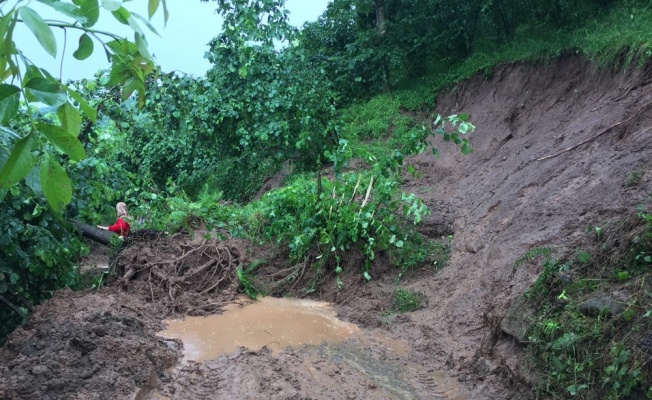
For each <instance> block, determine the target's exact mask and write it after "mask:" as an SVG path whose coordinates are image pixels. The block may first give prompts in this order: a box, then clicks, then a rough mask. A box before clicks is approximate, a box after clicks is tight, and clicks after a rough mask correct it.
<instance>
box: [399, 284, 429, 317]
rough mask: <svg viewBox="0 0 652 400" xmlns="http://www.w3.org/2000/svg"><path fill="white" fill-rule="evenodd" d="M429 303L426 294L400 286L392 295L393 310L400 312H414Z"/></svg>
mask: <svg viewBox="0 0 652 400" xmlns="http://www.w3.org/2000/svg"><path fill="white" fill-rule="evenodd" d="M427 303H428V298H427V297H426V295H425V294H423V293H421V292H417V291H413V290H405V289H401V288H398V289H396V290H395V291H394V294H393V295H392V305H391V310H392V311H393V312H399V313H405V312H412V311H417V310H420V309H422V308H423V307H424V306H425V305H426V304H427Z"/></svg>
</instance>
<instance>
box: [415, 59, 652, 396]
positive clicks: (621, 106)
mask: <svg viewBox="0 0 652 400" xmlns="http://www.w3.org/2000/svg"><path fill="white" fill-rule="evenodd" d="M437 104H438V106H437V112H439V113H441V114H442V115H446V114H450V113H459V112H466V113H468V114H469V115H470V117H471V120H472V121H473V122H474V123H475V124H477V129H476V131H475V132H474V133H473V137H472V139H471V140H472V143H473V146H474V148H475V151H474V152H473V153H472V154H471V155H469V156H467V157H465V156H462V155H460V154H455V153H453V152H451V151H443V152H442V157H441V159H439V160H436V161H434V160H432V159H431V158H430V157H428V156H427V155H420V156H418V157H415V158H414V159H412V160H410V161H412V162H413V163H414V164H415V165H416V166H417V167H418V168H417V169H418V170H419V171H420V172H421V173H422V174H423V176H424V178H423V179H409V180H408V181H407V182H406V184H405V190H406V191H415V192H417V193H421V196H422V197H423V198H424V201H425V202H426V203H427V204H428V205H429V206H430V207H431V209H433V210H435V212H434V213H433V215H432V216H431V219H430V220H429V221H426V223H425V229H424V232H430V234H431V235H432V236H436V235H440V234H446V233H452V232H454V234H455V236H454V240H453V246H452V253H451V258H450V261H449V263H448V265H447V266H446V267H445V268H443V269H442V270H441V271H440V272H439V273H438V274H437V275H436V276H435V277H434V278H433V279H427V280H422V281H419V282H417V283H414V284H413V285H412V286H413V288H415V289H418V290H422V291H424V292H425V293H426V294H428V296H429V298H430V307H429V308H428V309H427V310H423V311H419V312H416V313H414V314H413V315H412V322H411V324H413V325H414V326H415V327H419V328H420V329H419V330H417V329H415V330H411V331H408V330H406V331H405V336H404V337H406V338H408V340H410V341H413V343H415V348H416V350H417V352H415V358H416V359H418V360H419V361H420V362H423V363H424V364H427V365H430V366H432V367H433V368H442V367H447V368H449V369H452V370H453V371H456V373H457V374H458V376H459V378H460V379H461V380H462V381H465V382H467V383H468V384H470V385H471V386H472V387H473V393H474V396H475V398H482V399H485V398H507V397H506V396H505V393H506V392H505V391H504V390H508V388H509V387H510V386H511V385H513V384H516V385H517V386H512V388H514V387H518V385H520V384H525V385H526V387H529V384H531V380H532V376H530V375H529V374H528V373H527V372H526V371H524V370H523V368H522V361H523V351H522V350H523V345H520V344H518V343H517V342H516V340H514V338H512V337H510V336H508V335H505V334H503V333H501V332H500V324H501V321H502V319H503V318H504V317H505V315H506V313H507V311H508V309H509V307H510V305H511V304H512V302H513V301H514V300H515V299H517V298H518V297H519V296H520V295H521V294H522V293H523V292H524V291H525V290H526V289H527V288H528V287H529V286H530V285H532V284H533V283H534V281H535V280H536V279H537V277H538V275H539V274H540V272H541V267H540V266H537V265H529V266H522V267H520V268H516V269H515V268H514V265H515V261H516V260H517V259H518V258H520V257H522V256H523V255H524V254H525V253H526V252H528V251H529V250H532V249H533V248H537V247H541V246H559V249H562V250H563V251H566V252H567V253H570V252H572V251H573V249H574V247H575V245H577V244H578V243H579V242H580V241H581V240H582V238H584V237H585V236H586V233H585V229H586V228H587V227H592V226H603V225H606V224H608V223H610V222H615V221H619V220H621V219H623V218H624V217H625V215H628V214H630V213H631V212H632V211H634V210H635V207H636V206H637V205H641V204H642V205H645V206H646V207H647V209H648V210H650V193H652V169H651V168H650V167H651V166H652V165H651V164H652V63H650V62H648V63H647V64H646V65H645V66H644V67H643V68H640V69H635V68H629V69H626V70H624V71H623V70H618V71H614V70H612V69H609V68H601V67H598V66H596V65H593V64H592V63H591V62H589V61H587V60H586V59H583V58H581V57H576V56H565V57H562V58H561V59H559V60H557V61H555V62H543V63H518V64H508V65H501V66H497V67H495V68H494V70H493V73H492V74H491V76H490V77H489V78H486V77H485V76H481V75H477V76H475V77H474V78H473V79H471V80H469V81H467V82H463V83H460V84H458V85H456V86H454V87H451V88H450V89H449V90H447V91H446V92H445V93H443V94H442V95H440V96H439V97H438V100H437ZM440 147H441V145H440ZM635 171H639V173H640V178H641V179H640V180H639V181H638V183H637V184H636V185H628V184H627V180H628V176H630V174H632V173H633V172H635ZM430 349H436V350H435V351H432V350H430ZM429 350H430V351H429ZM531 397H533V395H532V396H530V397H528V396H526V397H525V398H531Z"/></svg>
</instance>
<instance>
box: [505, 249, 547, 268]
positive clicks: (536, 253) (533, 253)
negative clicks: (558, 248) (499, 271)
mask: <svg viewBox="0 0 652 400" xmlns="http://www.w3.org/2000/svg"><path fill="white" fill-rule="evenodd" d="M551 253H552V248H550V247H537V248H534V249H532V250H530V251H528V252H527V253H525V255H523V257H521V258H519V259H518V260H516V262H514V267H516V268H518V267H520V266H521V265H522V264H523V263H529V262H532V261H534V260H535V259H536V258H538V257H541V256H542V257H544V258H550V254H551Z"/></svg>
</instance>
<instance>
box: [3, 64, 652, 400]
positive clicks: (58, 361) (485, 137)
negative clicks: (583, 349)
mask: <svg viewBox="0 0 652 400" xmlns="http://www.w3.org/2000/svg"><path fill="white" fill-rule="evenodd" d="M436 111H437V112H439V113H442V114H451V113H458V112H466V113H468V114H469V115H470V116H471V120H472V121H473V122H474V123H475V124H476V125H477V127H478V128H477V130H476V132H475V133H474V134H473V137H472V139H471V140H472V143H473V146H474V148H475V151H474V152H473V153H472V154H471V155H470V156H466V157H464V156H462V155H460V154H457V153H455V152H453V150H452V149H451V148H450V147H447V146H445V145H444V144H443V143H438V144H437V145H438V147H439V149H440V153H441V154H442V157H441V159H439V160H433V159H432V158H431V157H430V156H427V155H422V156H418V157H415V158H413V159H411V160H409V161H410V162H412V163H413V165H414V166H415V167H416V169H417V170H418V171H419V172H421V174H422V178H421V179H413V178H409V177H406V179H405V185H404V186H405V190H406V191H413V192H415V193H416V194H418V195H419V196H421V197H422V198H424V200H425V202H426V203H427V204H428V205H429V206H430V208H431V209H432V210H433V214H432V215H431V216H430V217H429V219H428V220H426V221H425V223H424V225H423V226H422V228H421V229H422V232H423V233H424V234H427V235H428V236H430V237H432V238H439V237H440V236H442V235H448V234H452V233H454V240H453V247H452V254H451V260H450V262H449V264H448V265H447V266H446V267H445V268H443V269H441V270H440V271H438V272H437V273H436V274H434V275H428V274H421V275H417V276H415V277H413V278H410V280H408V281H407V284H408V286H409V287H411V288H413V289H417V290H420V291H423V292H424V293H426V295H427V296H428V298H429V303H428V304H429V305H428V307H427V308H426V309H423V310H420V311H417V312H414V313H411V314H407V315H402V316H398V317H393V318H386V317H383V316H382V312H383V311H384V310H385V309H386V308H387V305H388V301H389V294H390V293H391V290H392V288H393V282H394V278H395V275H394V274H395V271H392V270H390V269H388V268H387V265H386V264H384V263H383V260H382V257H379V260H378V262H377V263H376V264H375V265H374V266H373V268H374V270H373V271H372V275H374V276H381V277H380V278H379V279H375V280H374V281H372V282H371V283H369V284H365V283H364V282H363V279H362V278H361V276H360V274H357V273H352V274H349V275H345V276H344V289H343V290H342V291H337V290H335V289H334V288H335V285H334V283H332V282H331V283H329V282H326V283H325V284H324V286H322V288H323V291H322V292H319V293H315V294H314V297H315V298H317V299H320V300H326V301H331V302H334V303H336V304H337V310H338V312H339V314H340V316H341V317H342V318H343V319H347V320H350V321H353V322H355V323H357V324H358V325H360V326H362V327H363V328H364V329H365V331H366V333H367V334H368V335H367V336H366V338H367V339H361V338H356V339H353V340H350V341H348V342H345V343H343V344H340V345H322V346H317V347H305V348H294V349H287V350H285V351H283V352H280V353H278V354H271V353H270V352H269V351H268V350H266V349H263V350H260V351H247V350H240V351H238V352H236V353H232V354H228V355H225V356H223V357H221V358H218V359H216V360H213V361H210V362H207V363H203V364H195V363H190V364H187V365H184V366H178V365H177V361H178V359H179V356H180V354H181V344H180V343H179V342H177V341H174V340H165V339H163V338H159V337H156V336H155V332H157V331H159V330H160V329H161V328H162V326H161V323H160V320H161V319H162V318H164V317H168V318H169V317H171V316H175V315H180V314H186V313H191V314H196V315H202V314H206V313H212V312H216V311H218V310H219V309H220V304H223V303H225V302H230V301H233V300H234V299H235V297H236V294H237V293H236V291H237V290H236V289H237V287H236V285H235V283H234V280H233V271H234V269H235V268H237V266H238V265H246V264H247V263H248V262H251V261H252V259H255V258H264V257H259V255H258V254H256V252H257V251H259V250H260V251H262V250H261V249H255V248H251V247H248V245H247V244H243V243H242V242H224V243H212V242H208V243H204V244H203V245H201V246H203V249H204V250H202V251H199V252H197V253H196V254H193V255H192V257H190V256H188V254H187V252H188V251H189V250H190V249H191V248H196V247H197V243H196V242H193V241H197V240H199V241H201V240H203V238H202V237H201V235H197V236H196V237H192V238H191V237H177V238H175V239H174V240H173V241H171V242H166V243H165V245H164V246H161V242H158V244H143V245H142V246H140V248H139V249H138V250H137V251H136V250H134V253H125V254H124V257H123V258H122V259H121V260H120V261H119V266H118V268H119V271H120V274H119V276H121V277H123V278H122V279H121V280H118V281H116V283H114V284H113V285H112V286H110V287H107V288H104V289H102V290H100V291H94V292H84V293H73V292H70V291H63V292H60V293H57V294H56V295H55V296H54V298H53V299H52V300H50V301H48V302H47V303H45V304H44V305H42V306H40V307H38V309H37V311H36V312H35V314H34V315H33V317H32V318H31V319H30V321H29V323H28V324H26V325H25V326H23V327H21V328H19V329H18V330H17V331H16V332H15V333H14V334H12V336H11V337H10V339H9V341H8V342H7V344H6V345H5V346H4V347H3V348H2V349H1V350H0V382H2V384H1V385H0V399H35V398H40V399H128V398H137V399H146V398H155V397H153V396H154V395H155V394H156V396H158V397H156V398H172V399H200V398H238V399H259V398H272V399H290V398H296V399H411V398H423V399H436V398H451V399H452V398H455V399H463V398H469V399H531V398H533V397H534V395H533V394H532V392H531V389H530V383H531V379H532V377H531V375H530V373H529V372H528V371H527V370H525V369H524V368H523V366H522V360H523V347H522V346H523V345H521V344H519V343H518V341H517V340H515V339H514V338H512V337H510V336H508V335H507V334H505V333H504V332H501V328H500V326H501V325H500V322H501V320H502V318H503V317H504V315H505V314H506V312H507V310H508V308H509V306H510V304H511V303H512V302H513V301H514V299H516V298H517V297H518V296H519V295H520V294H521V293H522V292H523V291H524V290H525V289H527V287H528V286H529V285H531V284H532V282H534V280H535V279H536V277H537V276H538V274H539V272H540V271H539V269H538V267H537V266H536V265H524V266H523V267H521V268H518V269H514V268H513V267H514V262H515V260H516V259H518V258H519V257H521V256H522V255H523V254H525V253H526V252H527V251H528V250H531V249H532V248H534V247H537V246H542V245H546V246H558V248H559V249H560V250H561V251H568V252H572V251H573V248H574V245H575V244H576V243H578V242H579V241H580V240H581V239H582V237H583V236H584V235H585V233H584V232H585V228H586V227H587V226H595V225H604V224H607V223H609V222H610V221H617V220H618V219H620V218H622V216H623V215H625V214H627V213H629V212H631V211H632V210H634V207H635V206H636V205H639V204H643V205H645V206H647V207H648V208H649V207H650V204H649V195H650V193H651V192H652V169H651V168H650V167H651V165H650V164H651V163H652V161H651V160H652V65H651V64H647V65H646V66H645V67H644V68H642V69H639V70H628V71H625V72H618V73H616V72H613V71H610V70H606V69H599V68H596V67H595V66H593V65H591V64H590V63H589V62H588V61H586V60H583V59H581V58H577V57H563V58H561V59H560V60H558V61H557V62H554V63H541V64H531V63H527V64H514V65H504V66H499V67H496V68H495V69H494V71H493V74H492V76H491V77H490V78H489V79H485V78H484V77H482V76H477V77H475V78H473V79H471V80H470V81H468V82H465V83H463V84H460V85H458V86H456V87H453V88H450V90H449V91H448V92H446V93H444V94H442V95H440V96H439V98H438V108H437V110H436ZM636 171H638V176H639V179H638V181H637V182H636V184H635V185H631V184H628V183H627V181H628V176H630V174H631V173H633V172H636ZM148 246H149V247H148ZM184 254H186V257H185V258H181V256H183V255H184ZM349 261H350V262H351V265H352V266H355V263H356V261H355V260H349ZM155 263H159V264H157V265H153V264H155ZM283 267H287V266H281V265H280V264H279V265H278V268H283ZM184 276H185V278H184ZM379 337H386V338H388V339H395V340H399V341H401V342H402V343H404V344H405V345H406V346H407V347H409V351H407V352H402V353H401V352H399V353H396V352H392V351H390V349H388V347H387V346H386V345H385V344H384V342H383V341H382V340H379V339H378V338H379Z"/></svg>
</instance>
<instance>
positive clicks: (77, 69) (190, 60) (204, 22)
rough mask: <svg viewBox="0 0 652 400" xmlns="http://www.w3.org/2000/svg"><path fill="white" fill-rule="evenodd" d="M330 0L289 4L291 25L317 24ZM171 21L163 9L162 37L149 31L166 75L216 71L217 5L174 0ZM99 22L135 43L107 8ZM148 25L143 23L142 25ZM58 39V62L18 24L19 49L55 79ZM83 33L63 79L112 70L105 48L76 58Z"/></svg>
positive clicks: (141, 5)
mask: <svg viewBox="0 0 652 400" xmlns="http://www.w3.org/2000/svg"><path fill="white" fill-rule="evenodd" d="M328 2H329V0H286V7H287V9H288V10H289V11H290V23H291V24H292V25H295V26H301V25H303V23H304V22H306V21H315V20H316V19H317V18H318V17H319V15H321V14H322V13H323V12H324V11H325V10H326V5H327V4H328ZM167 4H168V9H169V11H170V19H169V20H168V23H167V26H166V27H165V28H164V27H163V13H162V10H159V12H158V13H157V15H155V16H154V18H153V19H152V24H153V25H154V27H155V28H156V30H157V31H158V32H159V34H160V35H161V37H158V36H156V35H155V34H153V33H151V32H149V31H147V29H146V28H145V27H144V26H142V28H143V29H144V30H145V31H146V36H147V41H148V43H149V48H150V51H151V52H152V53H153V54H154V56H155V57H156V60H157V62H158V64H159V65H161V68H162V70H163V71H165V72H169V71H174V70H177V71H182V72H185V73H189V74H193V75H196V76H203V75H204V73H205V72H206V71H207V70H208V68H209V67H210V64H209V63H208V61H206V59H205V58H204V53H205V52H206V51H207V50H208V46H207V44H208V42H209V41H210V40H211V39H212V38H213V37H215V36H216V35H217V34H218V33H219V32H220V30H221V23H222V19H221V17H219V16H218V15H217V14H215V8H216V4H215V3H214V2H209V3H203V2H200V1H199V0H168V1H167ZM30 7H32V8H33V9H35V10H37V12H38V13H39V14H41V16H42V17H43V18H45V19H48V18H52V19H55V18H58V19H61V15H58V14H56V13H49V12H48V10H49V7H46V6H43V5H42V4H39V3H36V2H32V3H31V4H30ZM125 8H127V9H128V10H129V11H133V12H136V13H138V14H140V15H143V16H147V1H145V0H136V1H132V2H129V3H126V5H125ZM101 15H102V16H101V17H100V20H99V22H98V23H97V25H96V26H94V28H96V29H101V30H108V31H111V32H113V33H117V34H120V35H121V36H127V37H129V39H131V40H133V31H132V30H131V28H129V27H128V26H126V25H122V24H120V23H119V22H117V21H116V20H115V18H113V16H112V15H110V14H109V13H108V12H106V10H102V12H101ZM141 25H142V24H141ZM54 32H55V35H56V36H57V41H58V42H57V59H56V60H55V59H54V58H52V57H51V56H50V55H49V54H47V53H46V52H45V50H43V49H42V48H41V45H40V44H39V43H38V42H37V41H36V39H35V38H34V35H33V34H32V33H31V32H30V31H29V30H28V29H27V28H26V27H25V26H23V24H18V25H17V26H16V32H15V36H14V40H15V41H16V44H17V46H18V47H19V48H21V49H22V50H23V52H24V53H26V55H27V57H28V58H29V59H30V60H32V62H34V63H35V64H36V65H38V66H41V67H44V68H46V69H47V70H48V71H50V73H51V74H52V75H54V76H55V77H59V69H60V66H61V56H62V54H63V37H64V36H63V32H62V30H61V29H55V30H54ZM80 34H81V33H80V32H77V31H74V30H69V32H68V40H67V45H66V49H65V56H64V60H63V75H62V76H63V79H64V80H66V79H81V78H91V77H93V75H94V74H95V72H96V71H97V70H98V69H103V68H107V67H108V62H107V59H106V56H105V54H104V51H103V49H102V48H101V46H100V45H99V44H98V43H97V42H96V43H95V51H94V52H93V55H92V56H91V57H89V58H88V59H86V60H84V61H78V60H76V59H75V58H74V57H72V53H73V52H74V51H75V50H76V49H77V44H78V40H79V36H80Z"/></svg>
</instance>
